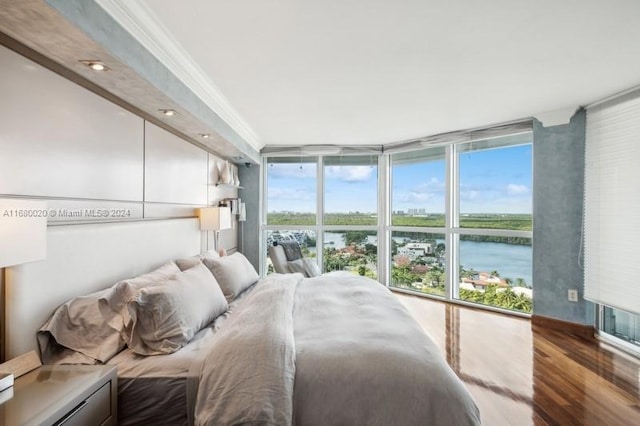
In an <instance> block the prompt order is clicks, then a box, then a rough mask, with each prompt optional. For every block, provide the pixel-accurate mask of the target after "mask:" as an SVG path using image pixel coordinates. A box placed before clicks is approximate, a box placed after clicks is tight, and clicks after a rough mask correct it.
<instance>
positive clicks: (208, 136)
mask: <svg viewBox="0 0 640 426" xmlns="http://www.w3.org/2000/svg"><path fill="white" fill-rule="evenodd" d="M198 136H200V137H201V138H202V139H209V138H210V137H211V135H210V134H209V133H198Z"/></svg>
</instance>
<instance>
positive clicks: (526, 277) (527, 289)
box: [459, 235, 533, 313]
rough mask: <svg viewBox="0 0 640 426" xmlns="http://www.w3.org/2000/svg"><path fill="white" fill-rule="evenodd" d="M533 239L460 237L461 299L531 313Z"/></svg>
mask: <svg viewBox="0 0 640 426" xmlns="http://www.w3.org/2000/svg"><path fill="white" fill-rule="evenodd" d="M531 265H532V249H531V239H530V238H522V237H495V236H488V235H461V236H460V287H459V296H460V299H461V300H465V301H467V302H474V303H480V304H483V305H489V306H494V307H499V308H504V309H510V310H513V311H520V312H527V313H530V312H531V303H532V302H531V300H532V284H533V283H532V280H531V271H532V266H531Z"/></svg>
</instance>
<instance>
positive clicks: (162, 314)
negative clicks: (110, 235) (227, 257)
mask: <svg viewBox="0 0 640 426" xmlns="http://www.w3.org/2000/svg"><path fill="white" fill-rule="evenodd" d="M227 307H228V305H227V301H226V300H225V298H224V295H223V294H222V291H221V290H220V286H218V283H217V282H216V280H215V278H214V277H213V275H212V274H211V272H209V270H208V269H207V268H206V267H205V266H204V265H203V264H200V265H196V266H194V267H193V268H191V269H187V270H186V271H184V272H180V273H178V274H177V275H175V276H173V277H171V278H169V279H167V280H166V281H165V282H163V283H160V284H157V285H153V286H150V287H145V288H143V289H141V290H140V291H139V292H138V294H137V295H136V297H135V298H134V299H133V300H131V301H130V302H129V303H128V309H129V313H130V315H131V319H132V327H131V335H130V338H129V340H128V342H127V345H128V346H129V348H130V349H131V350H132V351H133V352H135V353H137V354H140V355H158V354H167V353H173V352H175V351H177V350H178V349H180V348H181V347H183V346H184V345H186V344H187V343H189V341H190V340H191V339H192V338H193V336H194V335H195V334H196V333H197V332H198V331H200V330H201V329H202V328H203V327H204V326H206V325H207V324H209V323H210V322H212V321H213V320H214V319H215V318H216V317H217V316H218V315H220V314H222V313H224V312H225V311H226V310H227Z"/></svg>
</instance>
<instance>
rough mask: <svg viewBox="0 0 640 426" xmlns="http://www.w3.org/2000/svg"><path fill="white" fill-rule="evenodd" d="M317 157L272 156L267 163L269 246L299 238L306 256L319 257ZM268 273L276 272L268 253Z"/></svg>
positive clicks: (266, 240)
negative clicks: (317, 254)
mask: <svg viewBox="0 0 640 426" xmlns="http://www.w3.org/2000/svg"><path fill="white" fill-rule="evenodd" d="M317 174H318V160H317V158H315V157H311V158H309V157H304V158H300V157H295V158H294V157H282V158H269V159H268V160H267V162H266V197H265V201H266V209H265V210H266V212H267V215H266V223H267V230H266V232H265V234H264V237H263V238H265V242H266V247H268V246H270V245H272V244H273V243H274V242H280V241H289V240H295V241H297V242H298V243H299V244H300V247H301V249H302V254H303V255H304V256H305V257H317V256H316V253H317V228H316V221H317V213H316V212H317V209H318V208H317V193H318V192H317V183H318V178H317ZM264 264H265V269H266V273H271V272H273V265H272V264H271V260H270V259H269V258H268V257H267V256H266V249H265V263H264Z"/></svg>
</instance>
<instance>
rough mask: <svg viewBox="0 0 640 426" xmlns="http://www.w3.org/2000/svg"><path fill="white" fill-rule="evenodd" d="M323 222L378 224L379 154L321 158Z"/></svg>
mask: <svg viewBox="0 0 640 426" xmlns="http://www.w3.org/2000/svg"><path fill="white" fill-rule="evenodd" d="M324 212H325V213H324V223H325V225H346V226H348V225H376V224H377V223H378V157H377V156H376V155H371V156H369V155H368V156H342V157H325V159H324Z"/></svg>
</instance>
